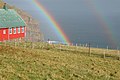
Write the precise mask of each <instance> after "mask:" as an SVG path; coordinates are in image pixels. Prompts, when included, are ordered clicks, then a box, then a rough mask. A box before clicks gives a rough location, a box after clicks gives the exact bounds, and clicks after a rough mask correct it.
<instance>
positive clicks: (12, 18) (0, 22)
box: [0, 9, 26, 28]
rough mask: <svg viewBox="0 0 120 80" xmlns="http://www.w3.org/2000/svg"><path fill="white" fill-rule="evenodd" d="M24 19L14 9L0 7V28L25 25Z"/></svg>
mask: <svg viewBox="0 0 120 80" xmlns="http://www.w3.org/2000/svg"><path fill="white" fill-rule="evenodd" d="M25 25H26V24H25V21H24V20H23V19H22V18H21V16H20V15H19V14H18V13H17V12H16V11H15V10H14V9H0V28H8V27H19V26H25Z"/></svg>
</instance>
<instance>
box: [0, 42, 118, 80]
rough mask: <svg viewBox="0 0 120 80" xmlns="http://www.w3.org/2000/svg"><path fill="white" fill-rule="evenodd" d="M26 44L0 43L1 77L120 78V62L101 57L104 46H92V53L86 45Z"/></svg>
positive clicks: (13, 79) (9, 79)
mask: <svg viewBox="0 0 120 80" xmlns="http://www.w3.org/2000/svg"><path fill="white" fill-rule="evenodd" d="M25 44H26V47H27V48H24V47H23V45H22V43H21V44H19V46H20V47H18V46H16V47H10V46H4V45H1V46H0V80H120V61H119V60H117V59H114V58H113V57H110V58H109V57H107V58H105V59H104V58H102V57H101V56H102V51H103V50H104V49H95V48H92V55H91V56H89V54H88V53H87V50H88V49H87V48H77V50H76V48H75V47H69V48H68V47H67V46H62V48H61V50H60V49H59V45H54V46H53V45H48V44H42V43H35V44H34V45H35V47H34V48H35V49H31V47H30V46H29V45H30V44H31V43H25ZM38 45H39V46H38ZM109 52H111V53H113V52H116V51H115V50H114V51H113V50H111V51H109ZM112 56H113V55H112Z"/></svg>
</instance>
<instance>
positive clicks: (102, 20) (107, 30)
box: [86, 0, 118, 47]
mask: <svg viewBox="0 0 120 80" xmlns="http://www.w3.org/2000/svg"><path fill="white" fill-rule="evenodd" d="M86 1H87V2H86V3H87V4H88V6H89V7H90V9H91V10H92V12H93V13H94V14H95V16H96V17H97V18H98V21H99V23H100V24H101V27H102V28H103V31H104V32H105V33H106V34H105V36H106V37H107V39H108V40H109V42H110V44H111V45H112V46H114V47H117V46H118V45H117V43H116V42H117V40H116V39H115V36H114V34H113V32H112V30H111V26H110V24H109V23H108V22H107V20H106V19H105V17H103V15H102V14H101V13H100V10H99V8H98V7H97V5H95V3H94V1H93V0H86Z"/></svg>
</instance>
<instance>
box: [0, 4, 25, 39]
mask: <svg viewBox="0 0 120 80" xmlns="http://www.w3.org/2000/svg"><path fill="white" fill-rule="evenodd" d="M25 35H26V24H25V21H24V20H23V19H22V18H21V16H20V15H19V14H18V13H17V12H16V11H15V10H14V9H8V8H7V6H6V3H5V5H4V6H3V9H0V41H5V40H12V39H18V38H24V37H25Z"/></svg>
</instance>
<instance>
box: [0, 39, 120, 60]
mask: <svg viewBox="0 0 120 80" xmlns="http://www.w3.org/2000/svg"><path fill="white" fill-rule="evenodd" d="M0 46H9V47H16V48H17V47H18V48H19V47H20V48H23V49H26V48H28V49H41V50H56V51H60V52H62V51H63V52H65V51H67V52H73V53H75V54H84V55H87V56H96V57H101V58H113V59H116V60H120V51H119V49H117V50H114V49H110V48H109V46H107V47H106V49H105V48H94V47H91V44H90V43H89V44H84V45H83V44H79V45H78V44H76V45H62V44H48V43H46V42H6V41H5V42H0Z"/></svg>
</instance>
